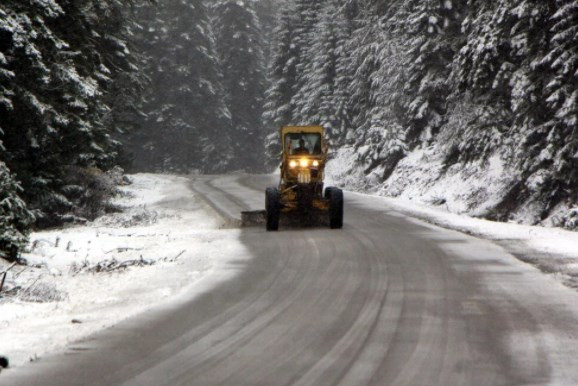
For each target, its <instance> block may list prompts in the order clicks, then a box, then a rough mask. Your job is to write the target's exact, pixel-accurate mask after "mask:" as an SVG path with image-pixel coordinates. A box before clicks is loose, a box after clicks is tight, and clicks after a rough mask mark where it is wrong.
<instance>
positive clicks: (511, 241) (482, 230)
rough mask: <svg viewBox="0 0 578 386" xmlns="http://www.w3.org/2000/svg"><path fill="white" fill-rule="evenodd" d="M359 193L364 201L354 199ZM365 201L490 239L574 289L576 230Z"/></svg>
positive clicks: (408, 204) (414, 205) (577, 282)
mask: <svg viewBox="0 0 578 386" xmlns="http://www.w3.org/2000/svg"><path fill="white" fill-rule="evenodd" d="M361 196H363V198H364V199H365V200H363V199H362V200H356V197H361ZM346 199H347V200H351V201H353V202H357V204H358V205H364V204H363V203H364V202H367V201H366V199H367V195H366V194H361V193H352V192H349V193H348V195H347V197H346ZM369 202H370V204H369V205H371V208H372V209H375V208H377V207H387V208H390V209H392V210H394V211H396V212H399V213H402V214H405V215H408V216H411V217H414V218H417V219H420V220H423V221H426V222H428V223H431V224H434V225H438V226H441V227H444V228H448V229H453V230H457V231H460V232H463V233H467V234H471V235H474V236H478V237H481V238H484V239H487V240H491V241H494V242H495V243H497V244H499V245H500V246H502V247H503V248H504V249H506V250H507V251H508V252H510V253H512V254H513V255H515V256H516V257H518V258H519V259H520V260H522V261H525V262H528V263H531V264H533V265H535V266H537V267H538V268H540V269H541V270H542V271H544V272H546V273H549V274H552V275H554V276H556V278H557V279H558V280H559V281H561V282H562V283H564V284H566V285H567V286H570V287H573V288H577V289H578V232H572V231H567V230H564V229H560V228H544V227H540V226H530V225H520V224H513V223H500V222H495V221H489V220H481V219H476V218H472V217H468V216H465V215H458V214H454V213H448V212H447V211H444V210H442V209H438V208H431V207H427V206H425V205H422V204H418V203H416V202H413V201H411V200H403V199H399V198H388V197H379V196H374V197H372V200H371V201H369ZM365 205H368V204H365Z"/></svg>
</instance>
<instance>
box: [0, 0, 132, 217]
mask: <svg viewBox="0 0 578 386" xmlns="http://www.w3.org/2000/svg"><path fill="white" fill-rule="evenodd" d="M122 7H126V5H123V3H122V2H120V0H106V1H104V2H103V1H96V0H90V1H85V2H83V3H82V4H81V3H79V2H76V1H59V2H55V1H43V2H38V1H32V0H22V1H12V0H10V1H7V2H3V3H2V5H0V52H1V57H0V67H2V74H0V77H2V78H3V79H2V88H3V90H2V94H3V96H2V99H1V102H0V110H1V111H0V126H2V127H3V128H4V132H5V133H4V135H3V141H4V145H5V147H6V154H5V162H6V164H7V165H8V167H9V168H10V170H12V171H13V172H14V173H15V174H16V175H18V178H19V180H20V182H21V184H22V187H23V192H22V194H21V196H22V198H23V199H24V200H25V201H26V202H27V204H28V206H29V207H30V208H32V209H34V210H35V213H37V219H38V220H39V225H53V224H57V223H58V222H59V219H60V218H61V217H60V216H61V215H62V214H63V213H66V212H70V211H74V212H77V213H78V207H79V206H80V205H82V204H81V202H82V197H83V195H84V192H86V191H87V189H90V188H89V187H88V185H89V183H88V182H86V184H84V185H83V186H80V185H78V183H77V182H74V183H72V182H71V178H70V177H71V176H70V174H71V171H73V170H76V171H80V170H82V169H84V168H94V167H109V166H111V165H112V164H113V163H114V162H115V158H116V149H117V147H118V144H116V143H115V142H114V141H113V140H112V139H111V135H110V134H111V131H112V130H113V129H114V127H115V126H116V120H115V118H113V117H111V115H112V114H111V110H112V109H111V107H110V105H109V103H112V99H108V96H109V95H110V93H109V87H110V86H111V85H112V84H113V82H114V81H116V80H118V79H119V78H118V77H117V75H118V74H119V73H121V72H124V71H123V68H122V67H121V66H120V63H121V62H122V60H120V59H118V57H119V56H121V55H124V56H125V58H128V59H127V60H129V61H130V57H131V53H130V52H128V51H127V49H126V45H123V43H122V41H123V39H124V38H126V37H127V36H126V31H125V30H124V29H123V27H122V25H123V23H124V21H125V19H124V18H123V17H121V15H122V13H120V12H118V11H119V10H120V9H121V8H122ZM124 9H126V8H124ZM123 60H124V59H123ZM132 70H133V71H134V72H136V69H132ZM127 88H128V87H127ZM91 170H94V171H96V170H97V169H91ZM81 174H83V173H81ZM73 179H74V178H73Z"/></svg>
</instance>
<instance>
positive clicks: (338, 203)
mask: <svg viewBox="0 0 578 386" xmlns="http://www.w3.org/2000/svg"><path fill="white" fill-rule="evenodd" d="M325 198H326V199H328V200H329V227H330V228H331V229H341V228H343V190H341V189H339V188H334V187H331V188H327V189H325Z"/></svg>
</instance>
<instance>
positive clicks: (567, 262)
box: [327, 148, 578, 289]
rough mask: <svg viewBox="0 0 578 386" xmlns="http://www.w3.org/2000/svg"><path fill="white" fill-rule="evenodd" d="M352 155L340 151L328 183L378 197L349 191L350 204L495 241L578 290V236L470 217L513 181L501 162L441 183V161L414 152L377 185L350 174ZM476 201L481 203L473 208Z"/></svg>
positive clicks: (451, 174) (353, 172)
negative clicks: (381, 209)
mask: <svg viewBox="0 0 578 386" xmlns="http://www.w3.org/2000/svg"><path fill="white" fill-rule="evenodd" d="M354 156H355V153H354V151H353V150H352V149H351V148H343V149H340V150H339V151H338V152H337V154H336V155H335V156H334V158H333V159H332V160H331V161H330V162H329V164H328V166H327V183H328V185H340V186H343V187H345V188H348V189H351V190H354V191H364V192H366V193H370V194H373V195H375V197H373V199H372V200H370V201H365V200H364V199H363V197H367V196H366V194H359V193H349V194H348V196H347V197H346V199H347V200H349V199H353V200H354V201H355V202H357V203H358V204H359V205H367V204H366V202H370V203H371V204H370V205H372V206H375V205H378V206H382V205H383V206H386V207H389V208H391V209H393V210H395V211H397V212H400V213H403V214H405V215H409V216H411V217H414V218H418V219H420V220H424V221H427V222H429V223H432V224H435V225H439V226H442V227H444V228H448V229H454V230H458V231H461V232H464V233H468V234H471V235H474V236H478V237H481V238H484V239H488V240H492V241H494V242H495V243H497V244H499V245H500V246H502V247H503V248H504V249H506V250H507V251H508V252H510V253H511V254H513V255H515V256H516V257H517V258H519V259H520V260H523V261H525V262H528V263H531V264H533V265H535V266H537V267H538V268H539V269H541V270H542V271H543V272H546V273H548V274H552V275H554V276H555V277H556V278H557V279H558V280H559V281H561V282H562V283H564V284H566V285H567V286H570V287H573V288H576V289H578V232H575V231H567V230H564V229H561V228H545V227H542V226H529V225H520V224H516V223H500V222H495V221H488V220H482V219H477V218H472V217H469V216H468V214H469V215H474V216H479V215H483V213H484V211H485V210H486V208H488V207H490V206H491V205H492V203H493V202H494V201H495V200H497V199H498V197H499V192H500V189H504V188H505V187H506V186H507V184H508V181H509V177H508V176H507V173H506V172H504V170H503V167H502V164H501V161H500V160H499V159H498V158H493V159H490V160H488V162H487V165H485V167H486V168H487V170H485V171H484V173H482V174H479V175H478V174H477V173H478V172H475V170H477V169H476V168H477V166H475V165H471V169H468V168H465V169H463V170H460V171H458V170H455V171H449V172H446V173H445V174H444V178H442V179H439V180H438V179H437V178H436V176H438V175H439V170H438V169H439V168H440V167H441V164H440V162H439V161H440V160H439V159H437V158H436V157H435V156H434V155H432V154H429V153H428V152H427V151H416V152H413V153H412V154H411V155H410V156H408V157H407V158H406V159H404V160H403V161H402V162H401V163H400V165H399V166H398V167H397V169H396V172H395V173H394V174H393V175H392V176H391V178H390V179H389V180H388V181H387V182H386V183H385V184H383V186H376V185H375V184H373V183H372V182H371V181H369V180H368V178H366V177H363V173H362V171H361V170H357V171H356V170H352V168H351V165H352V160H353V157H354ZM419 165H421V166H419ZM478 166H479V165H478ZM468 173H469V174H468ZM482 175H483V178H482V177H480V176H482ZM386 196H394V197H386ZM474 202H477V203H481V204H477V205H475V209H474V210H472V207H473V203H474Z"/></svg>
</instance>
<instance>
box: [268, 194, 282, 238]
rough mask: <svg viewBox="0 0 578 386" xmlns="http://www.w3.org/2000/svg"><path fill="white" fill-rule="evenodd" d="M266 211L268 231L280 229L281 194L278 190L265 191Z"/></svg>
mask: <svg viewBox="0 0 578 386" xmlns="http://www.w3.org/2000/svg"><path fill="white" fill-rule="evenodd" d="M265 211H266V214H267V215H266V217H267V226H266V228H267V230H268V231H276V230H278V229H279V215H280V213H281V194H280V193H279V189H277V188H267V190H266V191H265Z"/></svg>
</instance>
